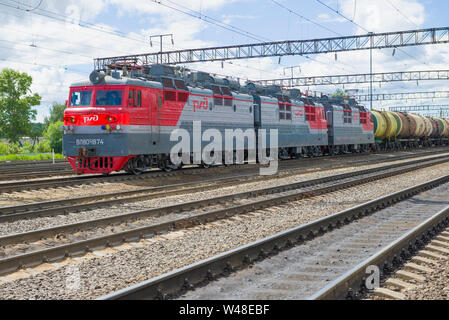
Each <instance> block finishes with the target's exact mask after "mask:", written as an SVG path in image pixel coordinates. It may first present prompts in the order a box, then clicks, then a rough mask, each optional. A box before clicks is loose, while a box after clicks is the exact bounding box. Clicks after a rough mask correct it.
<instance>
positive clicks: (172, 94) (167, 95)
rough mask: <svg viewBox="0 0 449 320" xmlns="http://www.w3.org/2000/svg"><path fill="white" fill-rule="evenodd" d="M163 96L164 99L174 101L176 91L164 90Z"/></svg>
mask: <svg viewBox="0 0 449 320" xmlns="http://www.w3.org/2000/svg"><path fill="white" fill-rule="evenodd" d="M164 98H165V101H176V92H175V91H165V92H164Z"/></svg>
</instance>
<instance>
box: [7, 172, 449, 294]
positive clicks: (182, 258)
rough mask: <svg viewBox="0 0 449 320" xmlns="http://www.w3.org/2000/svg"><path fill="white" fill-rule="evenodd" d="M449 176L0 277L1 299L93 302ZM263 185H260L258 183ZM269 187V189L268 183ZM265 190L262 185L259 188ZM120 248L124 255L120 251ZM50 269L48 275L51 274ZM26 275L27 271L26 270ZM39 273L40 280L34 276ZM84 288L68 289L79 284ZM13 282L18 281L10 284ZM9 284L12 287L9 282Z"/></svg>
mask: <svg viewBox="0 0 449 320" xmlns="http://www.w3.org/2000/svg"><path fill="white" fill-rule="evenodd" d="M447 174H449V167H448V166H447V164H442V165H438V166H434V167H431V168H426V169H421V170H418V171H415V172H411V173H408V174H404V175H401V176H396V177H392V178H387V179H384V180H381V181H376V182H372V183H369V184H365V185H362V186H357V187H354V188H351V189H347V190H343V191H338V192H334V193H332V194H329V195H325V196H321V197H316V198H313V199H308V200H304V201H296V202H291V203H288V204H286V205H283V206H278V207H275V208H269V209H266V210H261V211H257V212H255V213H254V214H247V215H241V216H237V217H234V218H232V219H227V220H222V221H219V222H214V223H210V224H207V225H204V226H197V227H194V228H189V229H185V230H181V231H177V232H171V233H168V234H165V235H162V236H157V237H155V238H151V239H148V240H142V241H140V242H138V243H135V244H125V245H123V246H121V247H118V248H114V249H106V250H105V251H103V252H100V253H96V252H94V253H93V254H88V255H86V256H84V257H80V258H77V259H67V260H65V261H63V262H62V263H61V264H56V265H51V266H46V265H43V266H40V267H38V268H35V269H31V270H29V271H28V272H24V271H21V272H19V273H16V274H13V275H10V277H9V278H8V277H5V278H0V281H3V282H5V283H3V284H1V285H0V298H2V299H92V298H96V297H99V296H101V295H104V294H107V293H110V292H113V291H115V290H118V289H121V288H124V287H127V286H129V285H131V284H135V283H138V282H141V281H144V280H146V279H149V278H151V277H154V276H157V275H160V274H162V273H165V272H168V271H170V270H173V269H175V268H178V267H181V266H185V265H188V264H191V263H193V262H196V261H199V260H201V259H205V258H208V257H211V256H213V255H216V254H218V253H221V252H224V251H227V250H230V249H232V248H235V247H238V246H241V245H243V244H247V243H249V242H252V241H255V240H258V239H261V238H263V237H266V236H269V235H272V234H274V233H277V232H280V231H283V230H285V229H288V228H291V227H295V226H298V225H300V224H303V223H306V222H310V221H312V220H315V219H318V218H321V217H324V216H326V215H329V214H332V213H335V212H337V211H340V210H343V209H347V208H349V207H353V206H355V205H357V204H360V203H363V202H366V201H369V200H372V199H375V198H378V197H381V196H384V195H386V194H389V193H392V192H395V191H398V190H401V189H404V188H407V187H411V186H414V185H416V184H419V183H423V182H426V181H429V180H432V179H435V178H438V177H440V176H443V175H447ZM259 185H260V183H259ZM264 186H265V184H264ZM259 187H260V186H259ZM118 249H120V250H118ZM46 269H48V270H46ZM25 271H26V270H25ZM30 274H35V275H30ZM78 275H79V286H78V285H76V286H71V285H68V283H70V281H69V280H70V279H72V278H75V279H78ZM11 279H16V280H13V281H9V280H11ZM6 281H8V282H6Z"/></svg>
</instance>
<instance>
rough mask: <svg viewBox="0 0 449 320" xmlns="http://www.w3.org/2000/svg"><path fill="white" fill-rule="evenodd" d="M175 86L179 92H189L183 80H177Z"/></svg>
mask: <svg viewBox="0 0 449 320" xmlns="http://www.w3.org/2000/svg"><path fill="white" fill-rule="evenodd" d="M175 85H176V89H178V90H187V88H186V84H185V83H184V81H182V80H175Z"/></svg>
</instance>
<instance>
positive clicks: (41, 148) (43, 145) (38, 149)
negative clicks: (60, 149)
mask: <svg viewBox="0 0 449 320" xmlns="http://www.w3.org/2000/svg"><path fill="white" fill-rule="evenodd" d="M34 150H35V151H34V152H35V153H48V152H51V147H50V145H49V144H48V142H47V141H40V142H39V143H38V144H37V145H36V146H35V148H34ZM55 152H56V151H55Z"/></svg>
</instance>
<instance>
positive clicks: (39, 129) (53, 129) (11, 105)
mask: <svg viewBox="0 0 449 320" xmlns="http://www.w3.org/2000/svg"><path fill="white" fill-rule="evenodd" d="M32 83H33V79H32V77H31V76H30V75H28V74H27V73H24V72H19V71H16V70H13V69H3V70H2V71H1V73H0V137H2V138H4V139H7V140H8V144H7V145H4V144H2V145H0V154H1V153H2V151H3V150H6V152H8V153H14V151H16V150H17V151H18V152H19V151H22V152H23V153H34V152H36V153H38V152H49V151H51V149H54V150H55V152H57V153H61V152H62V131H61V130H60V126H61V125H63V117H64V110H65V108H66V106H65V105H64V104H58V103H54V104H53V106H52V107H51V108H50V115H49V116H48V117H46V118H45V119H44V122H43V123H34V122H33V121H34V120H36V114H37V112H36V110H33V109H32V107H33V106H37V105H40V103H41V101H42V98H41V96H39V94H37V93H32V92H31V89H30V88H31V85H32ZM23 137H30V138H31V139H32V141H33V143H26V144H21V143H20V140H21V138H23ZM40 137H44V138H45V141H41V142H38V140H39V138H40ZM18 152H17V153H18Z"/></svg>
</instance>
